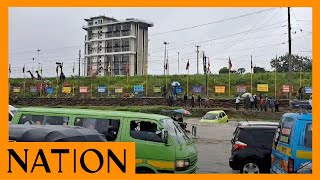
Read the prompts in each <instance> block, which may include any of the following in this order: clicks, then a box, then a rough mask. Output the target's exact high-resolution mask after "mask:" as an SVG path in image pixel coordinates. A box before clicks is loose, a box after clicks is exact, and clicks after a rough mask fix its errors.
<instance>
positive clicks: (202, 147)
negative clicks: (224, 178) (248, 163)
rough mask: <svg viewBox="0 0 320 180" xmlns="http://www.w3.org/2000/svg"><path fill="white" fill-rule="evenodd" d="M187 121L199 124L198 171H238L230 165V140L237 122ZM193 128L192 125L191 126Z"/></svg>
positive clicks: (227, 172)
mask: <svg viewBox="0 0 320 180" xmlns="http://www.w3.org/2000/svg"><path fill="white" fill-rule="evenodd" d="M187 123H192V124H196V125H197V136H198V138H197V139H195V142H196V146H197V149H198V151H199V154H198V163H199V164H198V168H199V169H198V171H197V173H200V174H203V173H222V174H231V173H238V172H236V171H233V170H232V169H231V168H230V167H229V162H228V160H229V157H230V151H231V143H230V140H231V138H232V133H233V131H234V130H235V124H236V123H235V122H229V123H226V124H210V123H201V124H200V123H199V119H187ZM189 128H191V126H189Z"/></svg>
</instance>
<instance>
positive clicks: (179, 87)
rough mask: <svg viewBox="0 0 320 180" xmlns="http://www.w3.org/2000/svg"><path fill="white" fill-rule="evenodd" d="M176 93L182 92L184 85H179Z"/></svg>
mask: <svg viewBox="0 0 320 180" xmlns="http://www.w3.org/2000/svg"><path fill="white" fill-rule="evenodd" d="M176 93H177V94H181V93H182V87H181V86H177V87H176Z"/></svg>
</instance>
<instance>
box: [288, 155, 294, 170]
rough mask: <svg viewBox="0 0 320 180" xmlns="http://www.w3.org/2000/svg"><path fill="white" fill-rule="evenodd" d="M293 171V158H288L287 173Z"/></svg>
mask: <svg viewBox="0 0 320 180" xmlns="http://www.w3.org/2000/svg"><path fill="white" fill-rule="evenodd" d="M293 172H294V160H293V159H291V158H289V160H288V173H293Z"/></svg>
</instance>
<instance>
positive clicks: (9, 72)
mask: <svg viewBox="0 0 320 180" xmlns="http://www.w3.org/2000/svg"><path fill="white" fill-rule="evenodd" d="M9 73H10V74H11V65H10V64H9Z"/></svg>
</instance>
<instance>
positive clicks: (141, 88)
mask: <svg viewBox="0 0 320 180" xmlns="http://www.w3.org/2000/svg"><path fill="white" fill-rule="evenodd" d="M134 92H136V93H139V92H143V86H142V85H134Z"/></svg>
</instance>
